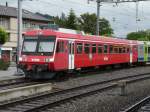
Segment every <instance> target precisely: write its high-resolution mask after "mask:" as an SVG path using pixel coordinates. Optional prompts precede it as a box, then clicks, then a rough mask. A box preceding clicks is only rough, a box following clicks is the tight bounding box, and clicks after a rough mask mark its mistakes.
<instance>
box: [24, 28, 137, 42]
mask: <svg viewBox="0 0 150 112" xmlns="http://www.w3.org/2000/svg"><path fill="white" fill-rule="evenodd" d="M24 35H26V36H35V35H43V36H50V35H52V36H56V37H58V38H64V39H66V38H67V39H75V40H90V41H103V42H110V43H116V44H117V43H118V44H121V43H122V44H137V43H138V41H136V40H127V39H119V38H112V37H106V36H95V35H85V34H83V33H82V32H81V33H78V34H75V33H69V32H62V31H57V30H51V29H44V30H32V31H27V32H26V33H24ZM33 38H34V37H33Z"/></svg>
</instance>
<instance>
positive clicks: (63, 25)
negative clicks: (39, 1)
mask: <svg viewBox="0 0 150 112" xmlns="http://www.w3.org/2000/svg"><path fill="white" fill-rule="evenodd" d="M54 21H55V24H57V25H59V27H61V28H66V18H63V19H62V18H60V17H58V16H57V17H55V18H54Z"/></svg>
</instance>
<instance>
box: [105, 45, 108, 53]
mask: <svg viewBox="0 0 150 112" xmlns="http://www.w3.org/2000/svg"><path fill="white" fill-rule="evenodd" d="M104 53H108V45H104Z"/></svg>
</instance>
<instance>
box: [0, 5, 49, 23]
mask: <svg viewBox="0 0 150 112" xmlns="http://www.w3.org/2000/svg"><path fill="white" fill-rule="evenodd" d="M17 10H18V9H17V8H15V7H8V6H3V5H0V16H8V17H17ZM22 16H23V19H31V20H37V21H45V22H49V21H50V20H49V19H47V18H45V17H43V16H41V15H38V14H35V13H33V12H30V11H27V10H24V9H23V11H22Z"/></svg>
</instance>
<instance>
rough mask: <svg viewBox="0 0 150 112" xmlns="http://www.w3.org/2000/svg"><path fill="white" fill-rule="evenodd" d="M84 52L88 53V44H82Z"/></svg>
mask: <svg viewBox="0 0 150 112" xmlns="http://www.w3.org/2000/svg"><path fill="white" fill-rule="evenodd" d="M84 52H85V53H86V54H89V53H90V44H85V45H84Z"/></svg>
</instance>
